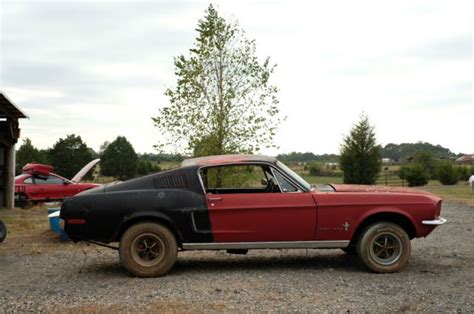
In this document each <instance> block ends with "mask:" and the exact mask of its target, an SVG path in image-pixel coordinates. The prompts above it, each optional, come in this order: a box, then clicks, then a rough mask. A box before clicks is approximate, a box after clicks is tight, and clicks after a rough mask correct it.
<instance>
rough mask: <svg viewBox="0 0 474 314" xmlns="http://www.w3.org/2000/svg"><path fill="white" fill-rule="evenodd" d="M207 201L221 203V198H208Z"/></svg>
mask: <svg viewBox="0 0 474 314" xmlns="http://www.w3.org/2000/svg"><path fill="white" fill-rule="evenodd" d="M208 200H209V201H210V202H215V201H222V197H209V198H208Z"/></svg>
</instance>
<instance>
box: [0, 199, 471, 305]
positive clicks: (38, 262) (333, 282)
mask: <svg viewBox="0 0 474 314" xmlns="http://www.w3.org/2000/svg"><path fill="white" fill-rule="evenodd" d="M442 215H443V216H444V217H446V218H447V219H448V223H447V224H446V225H444V226H442V227H439V228H437V229H436V230H435V231H434V232H433V233H432V234H431V235H430V236H429V237H428V238H426V239H416V240H414V241H413V242H412V243H413V251H412V256H411V258H410V260H409V264H408V265H407V267H405V268H404V269H403V270H402V271H401V272H399V273H395V274H373V273H370V272H367V271H366V270H364V269H363V268H361V266H359V265H358V263H357V260H356V259H355V258H353V257H350V256H348V255H346V254H344V253H343V252H342V251H340V250H273V251H271V250H259V251H250V252H249V254H247V255H229V254H226V253H224V252H183V253H180V254H179V257H178V262H177V264H176V265H175V267H174V269H173V270H172V272H171V273H170V274H169V275H167V276H165V277H162V278H152V279H139V278H134V277H131V276H130V275H129V274H128V273H127V272H126V271H125V270H123V269H122V268H121V267H120V265H119V261H118V254H117V252H116V251H113V250H109V249H107V248H102V247H98V246H87V245H84V244H80V245H77V244H76V245H73V244H64V243H60V242H58V241H57V240H55V238H53V236H52V235H51V234H49V233H48V234H47V235H46V236H45V237H46V242H48V243H49V244H48V245H50V246H51V245H52V246H54V249H52V250H45V251H42V250H37V251H36V252H31V251H27V252H23V251H22V249H21V248H20V249H19V250H17V251H15V252H14V253H11V252H10V250H0V309H1V310H0V312H24V311H35V312H37V311H44V312H56V311H57V312H59V311H61V312H64V311H65V312H99V313H100V312H111V311H121V312H128V311H133V312H142V311H159V310H160V311H167V312H196V311H198V312H208V311H285V312H286V311H315V310H323V311H371V312H380V311H443V312H444V311H463V312H473V311H474V240H473V238H474V232H473V228H474V207H470V206H467V205H463V204H458V203H453V202H446V203H445V205H444V207H443V211H442ZM8 240H9V239H8V238H7V241H8ZM12 241H14V239H13V240H12ZM3 245H6V243H4V244H3ZM1 246H2V244H0V247H1ZM6 251H7V252H6Z"/></svg>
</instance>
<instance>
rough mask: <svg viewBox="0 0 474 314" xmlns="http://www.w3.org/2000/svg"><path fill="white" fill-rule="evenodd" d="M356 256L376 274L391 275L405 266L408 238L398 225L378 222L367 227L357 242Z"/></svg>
mask: <svg viewBox="0 0 474 314" xmlns="http://www.w3.org/2000/svg"><path fill="white" fill-rule="evenodd" d="M356 248H357V255H358V256H359V258H360V260H361V261H362V262H363V263H364V265H365V266H367V267H368V268H370V269H371V270H373V271H374V272H377V273H392V272H396V271H398V270H399V269H400V268H402V267H403V266H405V264H406V263H407V261H408V258H409V257H410V254H411V243H410V238H409V237H408V234H407V233H406V231H405V230H404V229H403V228H401V227H400V226H399V225H396V224H394V223H390V222H378V223H375V224H372V225H370V226H368V227H367V228H366V229H365V230H364V231H363V232H362V235H361V236H360V237H359V240H358V242H357V247H356Z"/></svg>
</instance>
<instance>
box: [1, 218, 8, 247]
mask: <svg viewBox="0 0 474 314" xmlns="http://www.w3.org/2000/svg"><path fill="white" fill-rule="evenodd" d="M6 237H7V226H6V225H5V224H4V223H3V221H1V220H0V242H3V240H5V238H6Z"/></svg>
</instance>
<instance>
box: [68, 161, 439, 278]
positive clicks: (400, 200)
mask: <svg viewBox="0 0 474 314" xmlns="http://www.w3.org/2000/svg"><path fill="white" fill-rule="evenodd" d="M440 212H441V199H440V198H439V197H437V196H434V195H432V194H429V193H426V192H422V191H419V190H414V189H401V188H397V189H396V188H386V187H378V186H355V185H319V186H311V185H310V184H308V183H307V182H306V181H305V180H304V179H303V178H301V177H300V176H299V175H297V174H296V173H295V172H293V171H292V170H291V169H290V168H288V167H287V166H285V165H284V164H282V163H281V162H279V161H278V160H276V159H275V158H271V157H266V156H257V155H224V156H211V157H202V158H195V159H188V160H185V161H183V163H182V165H181V167H180V168H177V169H174V170H169V171H164V172H161V173H155V174H151V175H148V176H145V177H141V178H138V179H133V180H130V181H126V182H122V183H119V184H116V185H113V186H105V187H98V188H94V189H91V190H88V191H85V192H82V193H80V194H78V195H76V196H75V197H72V198H68V199H66V200H65V201H64V202H63V204H62V208H61V214H60V215H61V218H62V219H64V221H65V231H66V233H67V234H68V236H69V238H70V239H72V240H73V241H91V242H95V243H97V244H102V245H106V244H108V243H111V242H117V241H118V242H119V247H118V250H119V256H120V260H121V263H122V264H123V266H124V267H125V268H126V269H127V270H129V271H130V272H131V273H133V274H134V275H136V276H140V277H153V276H160V275H164V274H166V273H167V272H168V271H169V270H170V269H171V268H172V267H173V265H174V264H175V261H176V259H177V253H178V251H179V250H182V251H184V250H228V252H229V253H246V252H247V250H249V249H282V248H285V249H291V248H305V249H310V248H311V249H336V248H340V249H343V250H344V251H345V252H347V253H349V254H357V255H358V257H359V259H360V260H361V261H362V262H363V263H364V264H365V265H366V266H367V267H368V268H369V269H371V270H372V271H375V272H380V273H384V272H395V271H397V270H399V269H400V268H402V267H403V266H404V265H405V264H406V263H407V260H408V258H409V256H410V252H411V242H410V240H411V239H413V238H418V237H426V236H427V235H428V234H430V233H431V232H432V231H433V229H434V228H435V227H436V226H437V225H441V224H443V223H445V222H446V220H445V219H444V218H441V217H440Z"/></svg>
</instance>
